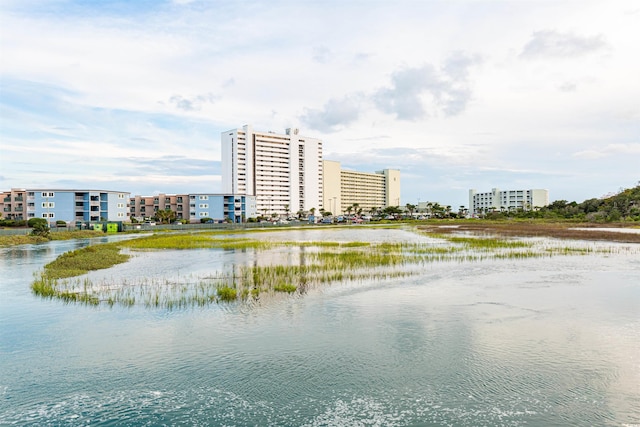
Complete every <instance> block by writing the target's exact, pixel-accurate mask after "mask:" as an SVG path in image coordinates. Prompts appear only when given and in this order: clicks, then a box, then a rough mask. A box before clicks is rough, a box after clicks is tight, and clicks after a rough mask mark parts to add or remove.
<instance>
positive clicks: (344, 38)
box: [0, 0, 640, 207]
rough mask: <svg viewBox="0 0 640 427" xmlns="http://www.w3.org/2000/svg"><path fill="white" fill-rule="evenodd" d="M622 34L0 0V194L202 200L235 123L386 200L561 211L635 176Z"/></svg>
mask: <svg viewBox="0 0 640 427" xmlns="http://www.w3.org/2000/svg"><path fill="white" fill-rule="evenodd" d="M639 44H640V4H639V3H638V2H637V1H635V0H606V1H589V0H585V1H576V0H571V1H565V0H554V1H551V0H548V1H547V0H536V1H526V0H524V1H478V0H468V1H455V0H453V1H417V0H416V1H407V0H397V1H394V2H389V1H349V0H342V1H331V0H330V1H322V2H321V1H293V0H290V1H277V0H275V1H197V0H196V1H189V0H180V1H177V0H176V1H164V2H163V1H134V0H129V1H108V0H105V1H63V0H50V1H46V2H41V1H31V0H4V1H3V2H2V3H1V5H0V49H1V50H0V55H1V61H0V85H1V86H0V144H1V145H0V149H1V151H0V189H3V190H8V189H10V188H44V187H48V188H95V189H106V190H117V191H120V190H122V191H128V192H131V193H132V195H135V194H140V195H151V194H156V193H158V192H164V193H202V192H219V191H220V169H221V168H220V133H221V132H223V131H225V130H229V129H234V128H238V127H241V126H243V125H245V124H251V125H252V126H253V127H254V128H255V129H256V130H263V131H275V132H284V129H285V128H288V127H297V128H300V130H301V131H300V133H301V134H302V135H307V136H312V137H317V138H321V139H322V140H323V141H324V154H325V158H327V159H330V160H337V161H340V162H341V163H342V167H343V168H347V169H354V170H359V171H370V172H373V171H376V170H380V169H383V168H394V169H399V170H400V171H401V177H402V200H401V204H405V203H417V202H418V201H423V202H424V201H434V202H438V203H440V204H444V205H451V206H454V207H457V206H459V205H466V204H467V202H468V190H469V189H470V188H475V189H477V190H478V191H489V190H491V188H494V187H497V188H501V189H505V190H506V189H522V188H527V189H528V188H546V189H548V190H549V195H550V199H551V200H552V201H553V200H561V199H563V200H568V201H574V200H575V201H578V202H580V201H583V200H585V199H588V198H591V197H600V196H602V195H604V194H607V193H611V192H615V191H618V190H619V189H620V188H628V187H632V186H635V185H637V183H638V182H639V181H640V102H639V101H638V100H639V99H640V79H639V78H638V76H639V75H640V55H638V45H639Z"/></svg>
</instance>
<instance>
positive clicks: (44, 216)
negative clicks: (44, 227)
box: [42, 212, 56, 218]
mask: <svg viewBox="0 0 640 427" xmlns="http://www.w3.org/2000/svg"><path fill="white" fill-rule="evenodd" d="M55 217H56V214H55V213H53V212H45V213H43V214H42V218H55Z"/></svg>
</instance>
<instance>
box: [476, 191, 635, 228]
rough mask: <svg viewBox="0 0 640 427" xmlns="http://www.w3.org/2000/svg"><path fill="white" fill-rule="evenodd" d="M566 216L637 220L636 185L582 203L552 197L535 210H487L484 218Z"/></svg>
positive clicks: (561, 217)
mask: <svg viewBox="0 0 640 427" xmlns="http://www.w3.org/2000/svg"><path fill="white" fill-rule="evenodd" d="M507 217H508V218H514V217H516V218H541V219H568V220H575V221H585V222H618V221H640V185H638V186H636V187H634V188H629V189H626V190H621V191H620V192H619V193H617V194H615V195H613V196H610V197H605V198H600V199H596V198H594V199H588V200H585V201H584V202H582V203H577V202H567V201H566V200H556V201H554V202H553V203H551V204H550V205H549V206H545V207H543V208H540V209H535V210H521V209H519V210H517V211H511V212H498V211H496V212H490V213H487V214H486V216H485V218H487V219H501V218H507Z"/></svg>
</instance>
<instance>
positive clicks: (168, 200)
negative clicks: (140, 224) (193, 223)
mask: <svg viewBox="0 0 640 427" xmlns="http://www.w3.org/2000/svg"><path fill="white" fill-rule="evenodd" d="M162 210H171V211H173V212H175V213H176V219H189V195H188V194H158V195H156V196H137V195H136V196H134V197H131V198H130V199H129V216H131V217H134V218H136V219H138V220H140V219H145V218H151V217H153V216H154V215H155V214H156V212H158V211H162Z"/></svg>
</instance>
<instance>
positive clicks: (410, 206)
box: [405, 203, 416, 218]
mask: <svg viewBox="0 0 640 427" xmlns="http://www.w3.org/2000/svg"><path fill="white" fill-rule="evenodd" d="M405 208H407V210H408V211H409V216H410V217H411V218H413V211H415V210H416V205H412V204H411V203H407V204H406V205H405Z"/></svg>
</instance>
